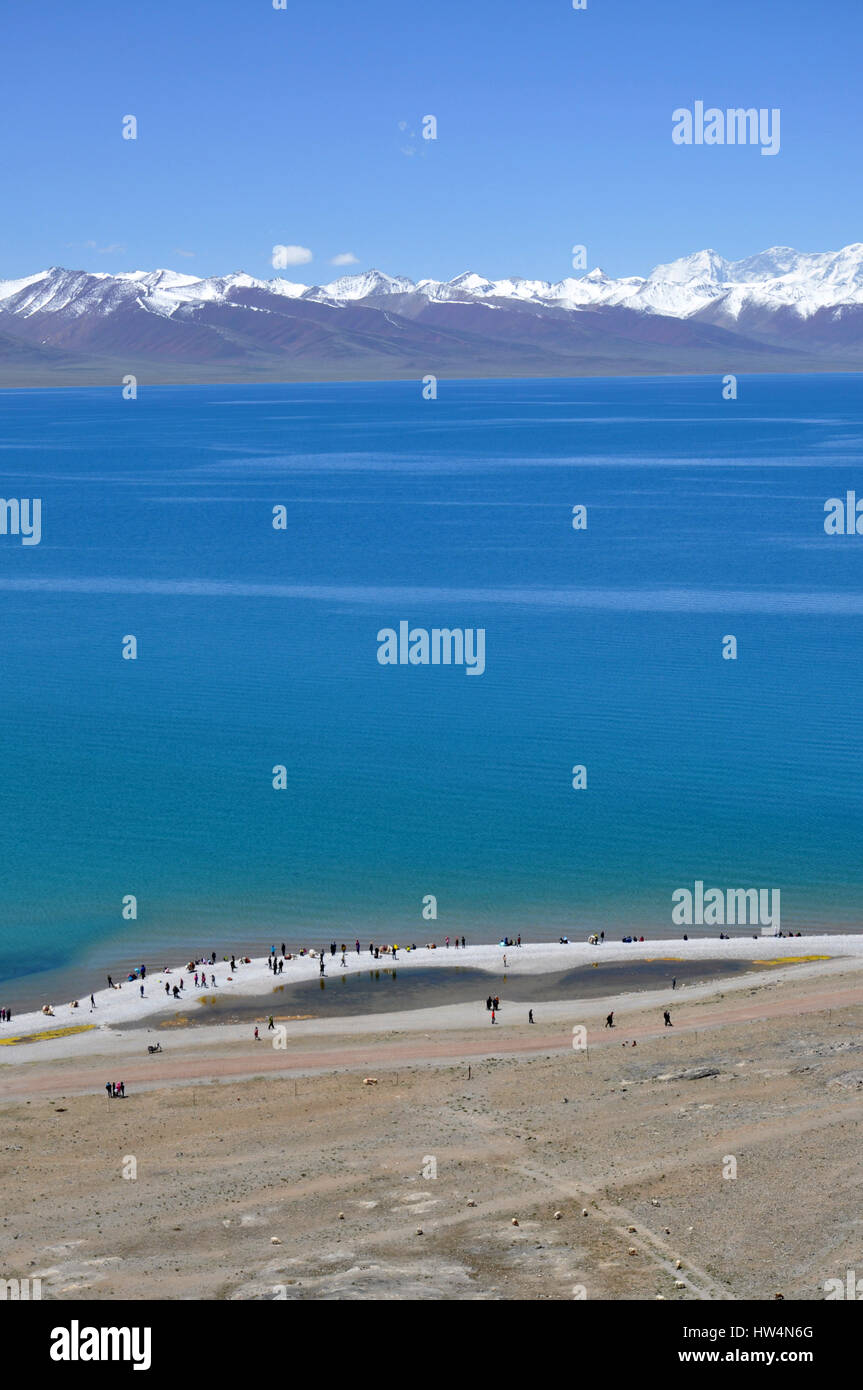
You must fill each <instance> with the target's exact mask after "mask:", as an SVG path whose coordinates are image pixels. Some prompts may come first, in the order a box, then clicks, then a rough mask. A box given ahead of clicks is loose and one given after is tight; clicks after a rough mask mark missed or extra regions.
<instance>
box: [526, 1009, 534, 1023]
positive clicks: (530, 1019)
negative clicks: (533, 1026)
mask: <svg viewBox="0 0 863 1390" xmlns="http://www.w3.org/2000/svg"><path fill="white" fill-rule="evenodd" d="M527 1021H528V1023H533V1009H528V1011H527Z"/></svg>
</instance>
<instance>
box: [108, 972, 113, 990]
mask: <svg viewBox="0 0 863 1390" xmlns="http://www.w3.org/2000/svg"><path fill="white" fill-rule="evenodd" d="M108 988H109V989H113V988H114V981H113V980H112V979H111V976H110V975H109V976H108Z"/></svg>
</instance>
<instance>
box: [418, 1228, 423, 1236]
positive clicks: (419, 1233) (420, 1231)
mask: <svg viewBox="0 0 863 1390" xmlns="http://www.w3.org/2000/svg"><path fill="white" fill-rule="evenodd" d="M422 1234H423V1228H422V1226H417V1235H418V1236H421V1235H422Z"/></svg>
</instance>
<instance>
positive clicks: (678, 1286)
mask: <svg viewBox="0 0 863 1390" xmlns="http://www.w3.org/2000/svg"><path fill="white" fill-rule="evenodd" d="M674 1287H675V1288H676V1289H685V1288H686V1285H685V1284H684V1282H683V1280H682V1279H675V1281H674Z"/></svg>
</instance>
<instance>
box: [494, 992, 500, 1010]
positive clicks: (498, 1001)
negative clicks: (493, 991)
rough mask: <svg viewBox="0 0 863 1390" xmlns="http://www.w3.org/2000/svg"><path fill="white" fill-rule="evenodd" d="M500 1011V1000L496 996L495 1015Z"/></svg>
mask: <svg viewBox="0 0 863 1390" xmlns="http://www.w3.org/2000/svg"><path fill="white" fill-rule="evenodd" d="M499 1010H500V1000H499V999H498V997H497V995H495V996H494V1011H495V1013H498V1012H499Z"/></svg>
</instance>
